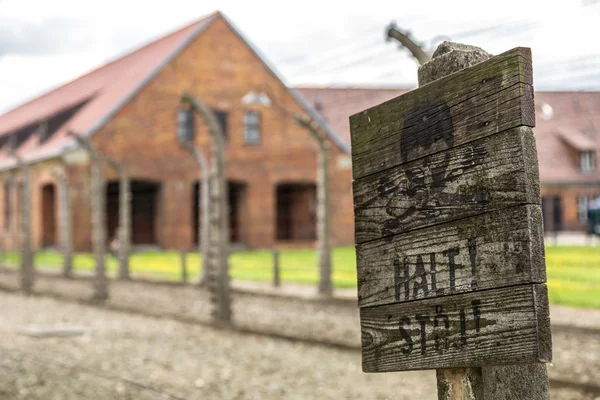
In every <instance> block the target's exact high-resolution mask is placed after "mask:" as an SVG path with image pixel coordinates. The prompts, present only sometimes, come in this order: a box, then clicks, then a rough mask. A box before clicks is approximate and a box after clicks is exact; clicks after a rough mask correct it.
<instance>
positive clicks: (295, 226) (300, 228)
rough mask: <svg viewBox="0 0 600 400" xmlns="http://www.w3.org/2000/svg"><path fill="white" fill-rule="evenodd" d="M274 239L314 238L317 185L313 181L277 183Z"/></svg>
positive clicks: (315, 230) (315, 231)
mask: <svg viewBox="0 0 600 400" xmlns="http://www.w3.org/2000/svg"><path fill="white" fill-rule="evenodd" d="M276 201H277V203H276V204H277V227H276V228H277V229H276V239H277V240H286V241H288V240H289V241H294V240H298V241H302V240H315V239H316V236H317V229H316V227H317V218H316V208H317V187H316V185H315V184H314V183H282V184H279V185H277V200H276Z"/></svg>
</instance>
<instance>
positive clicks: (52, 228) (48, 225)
mask: <svg viewBox="0 0 600 400" xmlns="http://www.w3.org/2000/svg"><path fill="white" fill-rule="evenodd" d="M55 245H56V190H55V186H54V184H52V183H49V184H47V185H44V186H42V247H51V246H55Z"/></svg>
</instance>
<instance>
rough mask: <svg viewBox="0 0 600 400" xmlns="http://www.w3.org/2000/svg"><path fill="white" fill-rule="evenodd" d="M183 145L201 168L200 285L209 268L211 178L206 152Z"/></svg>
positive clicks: (199, 217) (199, 218)
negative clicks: (201, 266)
mask: <svg viewBox="0 0 600 400" xmlns="http://www.w3.org/2000/svg"><path fill="white" fill-rule="evenodd" d="M182 146H183V148H184V149H185V150H187V151H188V152H189V153H190V154H191V155H192V157H194V159H195V160H196V163H198V167H199V168H200V179H199V181H198V199H199V201H198V242H199V243H198V254H199V255H200V263H201V264H202V265H203V266H204V267H203V268H201V270H202V274H201V276H200V280H199V281H198V285H199V286H203V285H204V284H205V283H206V279H207V276H208V272H207V271H208V269H207V268H206V263H207V260H208V249H209V243H208V242H209V235H210V223H209V218H210V179H209V171H208V162H207V161H206V157H205V156H204V153H202V151H201V150H200V149H198V148H197V147H195V146H194V144H193V143H190V142H186V143H182Z"/></svg>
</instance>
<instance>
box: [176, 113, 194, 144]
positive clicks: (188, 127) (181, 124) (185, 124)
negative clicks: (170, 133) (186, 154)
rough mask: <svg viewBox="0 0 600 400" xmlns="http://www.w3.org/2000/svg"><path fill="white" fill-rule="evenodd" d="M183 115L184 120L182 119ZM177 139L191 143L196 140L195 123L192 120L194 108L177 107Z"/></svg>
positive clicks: (182, 142) (180, 141)
mask: <svg viewBox="0 0 600 400" xmlns="http://www.w3.org/2000/svg"><path fill="white" fill-rule="evenodd" d="M182 115H185V116H186V118H185V120H182V118H181V117H182ZM176 118H177V140H178V141H179V143H181V144H184V143H193V142H194V140H196V124H195V122H194V110H192V109H191V108H185V107H177V116H176Z"/></svg>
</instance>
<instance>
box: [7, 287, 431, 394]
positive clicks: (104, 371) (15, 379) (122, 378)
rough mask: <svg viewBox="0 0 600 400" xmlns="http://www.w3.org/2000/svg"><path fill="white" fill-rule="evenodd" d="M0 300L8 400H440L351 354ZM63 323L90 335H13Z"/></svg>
mask: <svg viewBox="0 0 600 400" xmlns="http://www.w3.org/2000/svg"><path fill="white" fill-rule="evenodd" d="M0 302H2V304H3V312H2V319H3V322H4V324H3V326H4V328H3V330H2V331H1V332H0V335H1V337H2V343H1V345H0V352H1V354H2V358H1V359H2V362H1V363H0V388H2V389H0V390H1V391H0V396H1V398H3V399H5V398H6V399H113V398H114V399H117V398H119V399H120V398H124V399H129V398H131V399H162V398H164V399H169V398H185V399H242V398H243V399H281V398H285V399H386V398H390V397H392V396H393V397H394V398H395V399H432V400H433V399H435V397H436V396H435V394H432V393H431V390H432V388H435V376H434V374H433V373H431V372H430V371H428V372H411V373H402V374H386V375H383V374H376V375H367V374H363V373H362V372H361V371H360V355H359V354H358V352H354V351H342V350H335V349H329V348H325V347H322V346H312V345H306V344H301V343H290V342H289V341H284V340H276V339H270V338H265V337H264V336H256V335H248V334H240V333H235V332H231V331H219V330H215V329H213V328H209V327H203V326H194V325H190V324H184V323H180V322H176V321H172V320H169V319H159V318H151V317H144V316H137V315H131V314H124V313H119V312H115V311H106V310H102V309H98V308H92V307H86V306H82V305H78V304H69V303H64V302H60V301H57V300H53V299H49V298H31V297H29V298H28V297H23V296H19V295H15V294H6V293H0ZM57 321H61V322H67V323H73V324H78V325H81V326H83V327H85V328H86V330H88V333H86V334H85V335H83V336H79V337H73V338H45V339H39V338H37V339H36V338H31V337H27V336H22V335H18V334H17V333H16V331H17V330H18V329H19V328H20V327H23V326H26V325H28V324H40V325H43V324H52V323H56V322H57ZM134 382H135V383H134ZM144 386H145V387H146V388H144ZM150 388H153V389H154V390H152V389H150ZM160 392H162V393H164V394H160ZM169 394H170V395H171V396H169Z"/></svg>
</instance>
